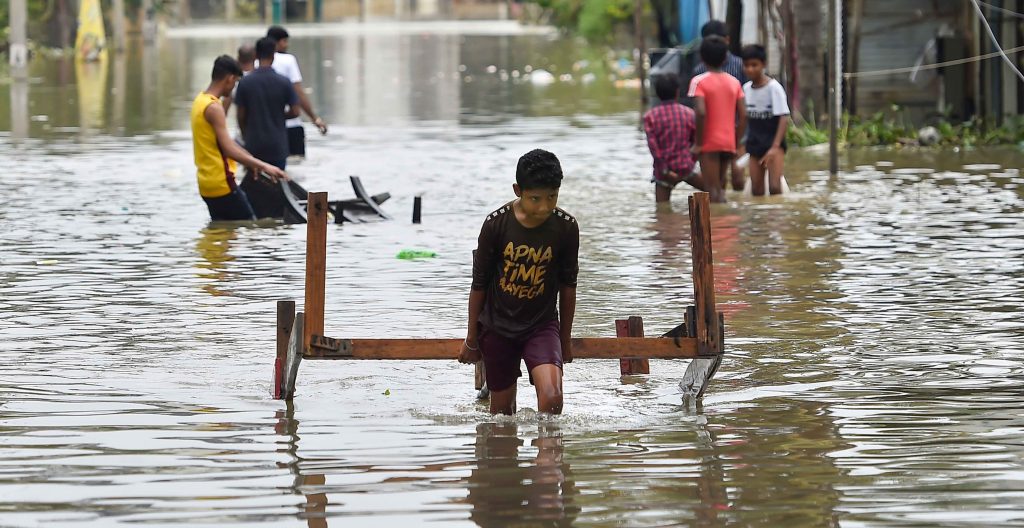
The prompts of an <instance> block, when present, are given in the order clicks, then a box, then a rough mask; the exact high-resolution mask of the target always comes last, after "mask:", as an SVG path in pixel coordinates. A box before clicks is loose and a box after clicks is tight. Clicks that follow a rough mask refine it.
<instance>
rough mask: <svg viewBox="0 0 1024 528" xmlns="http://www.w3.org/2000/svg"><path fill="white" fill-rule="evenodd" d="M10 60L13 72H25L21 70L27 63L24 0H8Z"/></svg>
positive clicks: (25, 9)
mask: <svg viewBox="0 0 1024 528" xmlns="http://www.w3.org/2000/svg"><path fill="white" fill-rule="evenodd" d="M10 1H11V3H10V6H9V9H10V12H9V15H10V18H9V20H10V24H11V33H10V51H9V55H10V61H11V68H12V69H14V70H15V71H14V73H15V74H16V75H17V76H18V77H21V76H23V74H24V73H25V72H23V71H21V70H22V69H23V68H24V67H25V66H26V65H27V64H28V33H27V29H26V27H27V26H26V24H27V23H28V8H27V7H26V5H25V0H10Z"/></svg>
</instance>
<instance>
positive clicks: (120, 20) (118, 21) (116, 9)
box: [110, 0, 127, 52]
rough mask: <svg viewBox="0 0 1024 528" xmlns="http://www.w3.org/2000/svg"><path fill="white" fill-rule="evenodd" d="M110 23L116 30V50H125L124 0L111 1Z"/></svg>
mask: <svg viewBox="0 0 1024 528" xmlns="http://www.w3.org/2000/svg"><path fill="white" fill-rule="evenodd" d="M111 4H112V5H111V13H110V25H112V26H113V28H112V29H113V30H114V51H118V52H120V51H124V47H125V41H126V40H127V39H126V37H125V27H124V26H125V21H124V0H114V1H113V2H112V3H111Z"/></svg>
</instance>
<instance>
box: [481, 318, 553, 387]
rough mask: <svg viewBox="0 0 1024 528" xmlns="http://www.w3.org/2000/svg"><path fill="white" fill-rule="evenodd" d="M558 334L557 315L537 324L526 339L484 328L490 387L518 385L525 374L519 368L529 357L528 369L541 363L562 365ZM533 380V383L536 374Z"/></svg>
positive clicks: (483, 339) (482, 346) (482, 330)
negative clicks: (516, 338) (552, 319)
mask: <svg viewBox="0 0 1024 528" xmlns="http://www.w3.org/2000/svg"><path fill="white" fill-rule="evenodd" d="M558 334H559V324H558V320H557V319H556V320H554V321H551V322H550V323H544V324H543V325H541V326H539V327H537V329H536V330H534V331H533V333H531V334H530V335H529V336H527V337H526V338H525V339H523V340H513V339H509V338H507V337H504V336H501V335H498V334H497V333H496V332H493V331H491V330H488V329H487V328H481V330H480V339H479V342H480V353H481V354H482V355H483V356H484V369H485V372H486V375H487V388H489V389H490V390H492V391H500V390H505V389H507V388H509V387H511V386H512V385H514V384H515V382H516V379H518V378H519V376H522V375H523V372H522V371H521V370H519V364H520V362H521V361H526V371H527V373H529V372H530V371H531V370H533V368H534V367H536V366H539V365H555V366H557V367H558V368H562V340H561V339H559V337H558ZM530 383H533V377H532V376H531V377H530Z"/></svg>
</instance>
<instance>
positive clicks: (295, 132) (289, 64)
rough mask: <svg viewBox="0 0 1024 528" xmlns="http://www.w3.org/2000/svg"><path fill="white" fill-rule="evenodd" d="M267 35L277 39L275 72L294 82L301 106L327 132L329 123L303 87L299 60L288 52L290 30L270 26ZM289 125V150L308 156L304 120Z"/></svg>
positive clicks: (317, 125)
mask: <svg viewBox="0 0 1024 528" xmlns="http://www.w3.org/2000/svg"><path fill="white" fill-rule="evenodd" d="M267 36H268V37H270V38H272V39H274V40H275V41H277V53H276V54H275V55H274V63H273V65H272V68H273V69H274V71H275V72H277V73H279V74H281V75H284V76H285V77H287V78H288V80H289V81H291V82H292V86H294V88H295V93H296V94H298V96H299V108H300V109H302V111H303V112H305V113H306V115H307V116H309V118H310V119H312V120H313V124H314V125H316V128H317V129H318V130H320V133H321V134H326V133H327V124H326V123H324V120H323V119H321V118H320V116H318V115H316V112H314V111H313V105H312V104H310V102H309V98H308V97H306V92H305V91H303V89H302V73H301V72H300V71H299V61H298V60H296V59H295V56H294V55H292V54H290V53H288V32H287V31H285V29H284V28H283V27H281V26H270V28H269V29H267ZM285 126H287V127H288V151H289V152H290V154H291V155H292V156H302V157H305V156H306V132H305V130H304V129H303V128H302V120H301V119H300V118H298V117H295V118H292V119H289V120H288V122H287V123H286V125H285Z"/></svg>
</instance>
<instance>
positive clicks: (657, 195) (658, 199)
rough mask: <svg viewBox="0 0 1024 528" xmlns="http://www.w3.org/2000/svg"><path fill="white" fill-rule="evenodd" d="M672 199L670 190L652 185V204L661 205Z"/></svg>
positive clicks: (662, 186) (656, 184)
mask: <svg viewBox="0 0 1024 528" xmlns="http://www.w3.org/2000/svg"><path fill="white" fill-rule="evenodd" d="M671 199H672V189H670V188H668V187H665V186H664V185H661V184H658V183H655V184H654V202H655V203H663V202H667V201H669V200H671Z"/></svg>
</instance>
